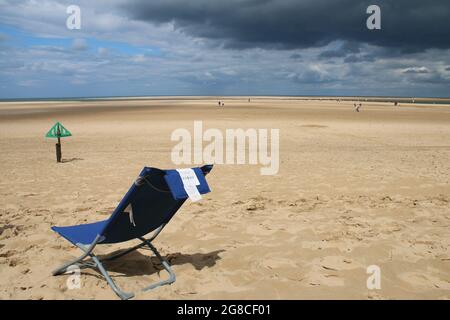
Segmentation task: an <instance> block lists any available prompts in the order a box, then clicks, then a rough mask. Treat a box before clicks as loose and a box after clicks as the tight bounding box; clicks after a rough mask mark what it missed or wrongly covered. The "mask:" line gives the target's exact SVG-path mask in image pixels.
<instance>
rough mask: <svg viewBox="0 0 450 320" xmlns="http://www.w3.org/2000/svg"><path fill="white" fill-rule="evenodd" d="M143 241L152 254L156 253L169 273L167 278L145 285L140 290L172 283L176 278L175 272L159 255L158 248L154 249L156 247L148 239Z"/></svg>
mask: <svg viewBox="0 0 450 320" xmlns="http://www.w3.org/2000/svg"><path fill="white" fill-rule="evenodd" d="M141 240H142V239H141ZM144 242H145V243H146V244H147V246H148V247H149V248H150V249H151V250H152V251H153V253H154V254H155V255H156V257H157V258H158V259H159V261H161V263H162V265H163V267H164V269H165V270H166V271H167V273H169V279H166V280H162V281H159V282H157V283H154V284H151V285H149V286H147V287H145V288H144V289H142V291H148V290H152V289H154V288H157V287H159V286H163V285H166V284H172V283H174V282H175V280H176V277H175V273H174V272H173V271H172V269H171V268H170V265H169V263H168V262H167V261H166V260H165V259H164V258H163V257H161V255H160V254H159V252H158V250H156V248H155V247H154V246H153V245H152V244H151V243H150V242H149V241H148V240H145V241H144Z"/></svg>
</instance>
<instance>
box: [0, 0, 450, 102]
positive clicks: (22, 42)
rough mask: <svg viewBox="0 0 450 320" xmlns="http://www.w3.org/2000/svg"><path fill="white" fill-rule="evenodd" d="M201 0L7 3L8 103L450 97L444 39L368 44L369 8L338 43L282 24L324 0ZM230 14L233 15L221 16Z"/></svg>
mask: <svg viewBox="0 0 450 320" xmlns="http://www.w3.org/2000/svg"><path fill="white" fill-rule="evenodd" d="M202 1H203V0H198V1H197V0H193V1H192V2H189V4H186V3H185V2H183V1H178V0H166V1H156V0H155V1H150V2H148V1H139V0H130V1H125V0H109V1H104V0H100V1H84V0H81V1H70V2H69V1H56V0H42V1H33V0H15V1H12V0H0V21H1V23H0V57H1V59H0V99H11V98H43V97H86V96H139V95H387V96H392V95H395V96H416V97H419V96H449V95H450V93H449V90H448V89H449V87H450V86H449V85H450V58H449V57H450V54H449V53H450V52H449V49H448V48H447V45H446V44H445V43H444V44H445V45H442V43H439V42H433V41H431V40H432V39H431V40H430V41H422V42H417V41H415V42H414V41H413V40H411V41H410V42H408V41H406V40H405V41H403V42H402V43H401V45H399V46H392V43H393V42H394V40H395V41H399V40H398V39H395V32H392V31H390V32H391V34H389V33H386V34H385V35H386V37H385V38H383V37H381V38H377V39H375V38H373V37H372V38H373V39H372V38H371V36H370V35H369V36H367V39H365V38H364V37H366V34H365V32H366V30H362V31H361V30H360V29H358V28H363V27H364V26H362V27H361V26H360V24H359V20H361V21H365V18H366V13H365V12H364V11H363V10H362V11H361V10H360V9H358V10H359V11H358V10H357V11H355V12H356V13H355V17H356V18H355V19H357V20H358V19H359V20H358V24H357V26H358V27H357V29H356V30H355V31H354V32H353V31H352V30H351V31H352V32H349V31H348V30H350V29H351V28H350V29H349V28H348V26H346V27H345V28H344V27H343V28H342V29H343V30H344V31H342V32H341V33H339V32H334V33H335V34H336V35H335V37H334V38H333V37H331V38H330V37H326V38H323V36H322V35H321V34H320V33H317V34H316V33H314V35H311V33H309V34H307V32H306V31H305V29H307V28H309V27H310V25H309V24H308V25H306V27H305V26H303V27H302V28H303V29H301V30H300V31H299V32H298V33H293V34H292V32H291V31H292V29H293V28H292V26H290V25H288V24H285V23H284V22H283V21H290V20H289V19H288V18H286V17H283V15H286V14H287V13H289V12H292V11H294V10H293V9H297V7H298V6H299V4H302V5H305V3H308V5H309V6H310V7H311V6H313V4H312V3H319V4H320V3H322V2H323V1H322V0H318V1H315V2H311V1H309V0H305V1H297V2H292V1H288V0H287V1H286V2H284V6H283V8H282V9H278V8H277V7H273V8H270V7H269V8H268V7H267V6H269V5H273V6H275V5H277V4H278V3H279V2H273V1H271V0H268V1H265V2H264V3H265V5H266V7H264V8H263V9H264V10H263V9H261V8H260V7H259V3H258V4H255V3H254V2H251V1H245V0H233V1H230V4H229V6H227V7H224V4H223V3H221V4H220V7H219V8H216V7H218V6H219V3H220V2H215V1H210V2H208V4H209V6H208V8H207V9H205V10H199V9H198V7H196V6H195V5H203V6H204V3H203V2H202ZM340 1H347V0H340ZM70 4H77V5H79V6H80V8H81V22H82V24H81V29H80V30H68V29H67V28H66V19H67V17H68V14H67V13H66V8H67V6H69V5H70ZM243 4H248V7H246V9H247V10H259V11H258V12H262V13H264V12H268V14H273V15H274V19H275V20H276V19H277V16H276V15H279V16H280V17H278V18H279V19H280V21H282V22H283V23H277V24H273V23H272V20H270V21H269V22H267V25H264V23H266V21H267V20H268V19H265V20H262V22H261V21H258V23H256V22H255V23H253V22H251V21H250V22H249V19H252V17H255V16H256V17H258V16H261V15H262V14H260V15H257V14H254V13H253V12H248V17H245V20H242V19H241V20H239V19H240V17H241V16H243V13H242V14H239V15H236V14H235V13H236V12H239V13H241V12H243V11H239V10H241V8H242V5H243ZM250 4H251V5H250ZM233 5H236V7H235V8H233ZM238 5H239V6H238ZM288 5H291V6H294V7H293V9H291V8H289V7H288ZM184 6H186V7H184ZM285 7H288V8H287V9H286V8H285ZM310 7H308V8H310ZM446 9H448V8H446ZM189 10H191V11H189ZM208 10H210V12H208ZM218 10H220V11H218ZM227 10H229V14H228V16H227V15H226V14H224V15H223V16H217V12H225V13H226V12H227ZM233 10H234V11H233ZM303 11H304V10H303ZM437 11H439V10H434V11H433V12H437ZM441 11H442V10H441ZM200 14H201V15H203V16H201V15H200ZM359 14H360V15H359ZM255 19H256V18H255ZM299 19H300V20H301V17H299ZM349 19H351V18H349ZM315 20H316V19H315ZM305 21H306V18H305ZM339 21H341V20H339ZM296 23H297V22H296ZM305 23H306V22H305ZM354 25H355V24H353V25H351V27H354ZM255 26H256V29H255ZM400 27H401V26H400ZM400 27H399V28H400ZM311 29H313V30H317V28H312V27H311ZM319 29H320V28H319ZM387 32H389V31H387ZM287 34H289V37H288V36H287ZM323 34H325V35H328V34H329V32H327V30H324V32H323ZM381 35H382V36H383V34H381ZM404 38H405V39H407V38H408V37H407V35H406V34H405V35H404ZM429 38H430V36H427V39H429ZM411 39H413V37H412V38H411ZM283 41H284V42H283ZM442 41H448V40H442ZM422 43H423V45H421V44H422Z"/></svg>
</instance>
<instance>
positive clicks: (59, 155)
mask: <svg viewBox="0 0 450 320" xmlns="http://www.w3.org/2000/svg"><path fill="white" fill-rule="evenodd" d="M57 135H58V143H57V144H56V162H61V158H62V152H61V137H60V136H61V130H60V129H59V126H58V131H57Z"/></svg>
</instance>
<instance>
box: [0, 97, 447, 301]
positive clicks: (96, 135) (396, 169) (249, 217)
mask: <svg viewBox="0 0 450 320" xmlns="http://www.w3.org/2000/svg"><path fill="white" fill-rule="evenodd" d="M223 101H225V108H218V107H217V99H215V98H214V99H210V100H208V99H191V100H188V99H172V100H170V99H155V100H145V99H143V100H129V101H125V100H118V101H98V102H87V101H85V102H76V101H75V102H52V103H43V102H40V103H1V104H0V147H1V154H0V157H1V158H0V159H1V166H0V176H1V179H0V199H1V207H0V298H2V299H93V298H94V299H103V298H105V299H116V298H117V297H116V296H115V295H114V293H113V292H112V290H110V289H109V287H108V286H107V284H106V282H105V281H104V280H103V279H102V278H101V277H100V276H99V274H98V273H97V272H95V271H91V270H86V271H83V273H82V275H81V282H82V283H81V289H75V290H68V289H67V286H66V281H67V279H68V276H67V275H63V276H58V277H52V276H51V275H50V272H51V270H52V269H54V268H55V267H56V266H58V265H59V264H60V263H62V262H64V261H66V260H68V259H70V258H73V257H76V256H77V255H79V253H80V252H79V251H78V249H75V248H73V247H72V246H71V245H70V244H69V243H68V242H67V241H65V240H63V239H62V238H61V237H59V236H58V235H57V234H55V233H53V232H52V231H51V230H50V227H51V226H52V225H71V224H79V223H84V222H91V221H97V220H101V219H105V218H106V217H108V216H109V214H110V212H111V211H112V210H113V209H114V207H115V206H116V205H117V203H118V201H119V200H120V199H121V198H122V196H123V195H124V193H125V192H126V191H127V189H128V188H129V186H130V185H131V183H132V182H133V180H134V178H135V177H136V176H137V174H138V173H139V171H140V170H141V168H142V167H143V166H145V165H147V166H155V167H161V168H172V167H174V165H173V164H172V162H171V159H170V151H171V149H172V147H173V146H174V144H175V143H174V142H171V141H170V134H171V132H172V131H173V130H174V129H176V128H179V127H184V128H188V129H190V130H192V127H193V121H194V120H203V121H204V127H205V128H219V129H222V130H224V129H226V128H244V129H245V128H278V129H280V144H281V146H280V171H279V174H278V175H276V176H261V175H260V174H259V169H260V166H258V165H256V166H253V165H217V166H216V167H215V168H214V170H213V171H212V173H211V175H210V176H208V181H209V184H210V187H211V189H212V193H210V194H208V195H207V196H205V197H204V199H203V200H202V201H201V202H198V203H191V202H187V203H186V204H185V205H184V206H183V207H182V208H181V210H180V211H179V212H178V213H177V215H176V216H175V217H174V219H173V220H172V221H171V223H170V224H169V225H168V227H167V228H166V229H165V230H164V232H163V233H162V234H161V235H160V237H159V238H158V239H157V241H155V245H156V246H157V247H159V248H160V249H161V253H162V254H163V255H164V256H165V257H166V258H167V259H168V260H169V261H170V263H171V264H172V266H173V269H174V271H175V272H176V274H177V276H178V278H177V281H176V282H175V283H174V284H173V285H171V286H165V287H160V288H158V289H156V290H154V291H151V292H146V293H139V292H138V289H139V288H140V287H142V286H144V285H146V284H148V283H149V282H153V281H157V280H158V279H159V277H165V276H166V275H165V274H164V273H163V272H161V273H160V272H159V271H160V265H158V264H157V263H156V260H155V259H152V260H149V259H148V256H149V252H148V251H139V252H136V253H134V254H131V255H129V256H127V257H125V258H123V259H121V260H118V261H116V262H113V263H109V264H108V267H109V269H110V270H111V271H112V275H113V276H114V279H115V280H116V281H117V282H118V284H119V285H121V286H122V287H123V288H124V289H126V290H135V291H136V292H137V295H136V298H137V299H179V298H187V299H197V298H198V299H200V298H206V299H213V298H221V299H222V298H223V299H246V298H249V299H250V298H252V299H266V298H269V299H317V298H325V299H331V298H333V299H341V298H349V299H368V298H369V299H378V298H382V299H402V298H405V299H417V298H425V299H442V298H443V299H449V298H450V250H449V245H450V229H449V225H450V202H449V201H450V185H449V175H450V106H433V105H428V106H427V105H414V106H413V105H404V104H402V105H401V106H399V107H394V106H393V105H392V104H387V103H364V105H363V110H362V112H360V113H356V112H354V111H353V107H352V106H353V103H352V102H347V101H346V102H340V103H338V102H337V101H300V100H293V99H269V98H266V99H261V98H259V99H258V98H254V99H252V101H251V102H250V103H249V102H247V100H246V99H230V98H223ZM56 120H59V121H61V122H62V123H63V124H64V125H65V126H66V127H67V128H68V129H69V130H71V132H72V133H73V137H70V138H67V139H64V140H63V158H64V159H65V162H64V163H62V164H57V163H56V162H55V152H54V142H55V141H54V140H50V139H45V138H44V134H45V133H46V132H47V130H48V129H49V128H50V127H51V125H52V124H53V123H54V122H55V121H56ZM126 245H127V244H122V245H116V246H99V247H98V249H99V251H98V252H99V253H100V254H106V253H108V252H111V251H116V250H118V249H120V248H123V247H125V246H126ZM149 262H150V263H149ZM373 264H374V265H378V266H379V267H380V268H381V276H382V280H381V289H380V290H368V289H367V287H366V279H367V277H368V274H366V268H367V266H369V265H373Z"/></svg>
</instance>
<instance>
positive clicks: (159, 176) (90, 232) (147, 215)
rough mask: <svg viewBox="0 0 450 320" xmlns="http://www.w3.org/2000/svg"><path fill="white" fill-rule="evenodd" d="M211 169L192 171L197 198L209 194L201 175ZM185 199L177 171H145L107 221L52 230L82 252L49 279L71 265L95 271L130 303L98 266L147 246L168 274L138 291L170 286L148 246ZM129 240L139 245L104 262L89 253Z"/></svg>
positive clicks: (171, 275)
mask: <svg viewBox="0 0 450 320" xmlns="http://www.w3.org/2000/svg"><path fill="white" fill-rule="evenodd" d="M211 169H212V165H206V166H203V167H201V168H193V170H194V172H195V174H196V176H197V178H198V180H199V182H200V185H198V186H197V189H198V191H199V193H200V194H204V193H207V192H209V191H210V190H209V187H208V184H207V183H206V180H205V175H206V174H208V173H209V172H210V171H211ZM187 197H188V195H187V194H186V192H185V191H184V188H183V183H182V180H181V178H180V176H179V175H178V174H177V171H175V170H160V169H156V168H149V167H145V168H144V169H143V170H142V171H141V173H140V175H139V177H138V178H137V179H136V181H135V182H134V184H133V185H132V186H131V188H130V189H129V190H128V192H127V193H126V195H125V196H124V198H123V199H122V201H121V202H120V203H119V205H118V206H117V208H116V209H115V210H114V212H113V213H112V215H111V217H110V218H109V219H107V220H104V221H99V222H95V223H90V224H82V225H76V226H69V227H52V230H53V231H55V232H57V233H58V234H59V235H61V236H62V237H64V238H65V239H66V240H68V241H70V242H71V243H72V244H74V245H75V246H77V247H78V248H80V249H81V250H82V251H83V254H82V255H81V256H80V257H79V258H77V259H75V260H73V261H70V262H68V263H66V264H64V265H63V266H61V267H59V268H58V269H56V270H54V271H53V275H54V276H56V275H59V274H63V273H65V272H67V271H68V269H69V267H71V266H73V265H76V266H78V267H79V268H80V269H82V268H97V269H98V270H99V271H100V273H101V274H102V275H103V276H104V277H105V279H106V281H107V282H108V284H109V285H110V286H111V288H112V289H113V290H114V292H115V293H116V294H117V295H118V296H119V297H120V298H121V299H130V298H132V297H134V294H133V293H131V292H124V291H122V290H121V289H120V288H119V287H118V286H117V285H116V284H115V283H114V281H113V280H112V279H111V277H110V276H109V274H108V272H107V270H106V269H105V267H104V266H103V264H102V262H103V261H109V260H113V259H116V258H119V257H122V256H124V255H126V254H128V253H130V252H132V251H134V250H136V249H139V248H141V247H144V246H147V247H149V248H150V249H151V250H152V251H153V253H154V254H155V255H156V257H157V258H158V259H159V260H160V262H161V264H162V266H163V267H164V269H165V270H166V271H167V272H168V273H169V278H168V279H167V280H163V281H160V282H158V283H155V284H152V285H150V286H148V287H145V288H144V289H142V290H143V291H146V290H150V289H154V288H156V287H158V286H162V285H165V284H171V283H173V282H174V281H175V274H174V272H173V271H172V269H171V268H170V265H169V263H168V262H167V261H166V260H165V259H164V258H162V257H161V255H160V254H159V252H158V250H156V248H155V247H154V246H153V245H152V241H153V240H154V239H155V238H156V237H157V236H158V234H159V233H160V232H161V231H162V229H163V228H164V226H165V225H166V224H167V223H168V222H169V220H170V219H171V218H172V217H173V216H174V214H175V213H176V212H177V211H178V209H179V208H180V207H181V206H182V205H183V203H184V202H185V201H186V199H187ZM149 233H152V234H151V236H150V237H149V238H144V236H145V235H147V234H149ZM133 239H139V240H140V241H141V242H142V243H139V244H138V245H136V246H134V247H132V248H129V249H127V250H125V251H122V252H118V253H116V254H113V255H110V256H107V257H105V258H99V257H97V256H96V255H95V254H94V252H93V251H94V248H95V246H97V245H98V244H112V243H119V242H124V241H128V240H133ZM85 259H86V260H85Z"/></svg>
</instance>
